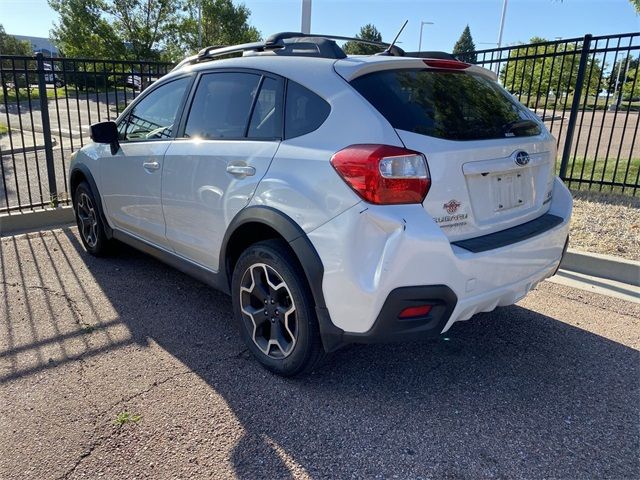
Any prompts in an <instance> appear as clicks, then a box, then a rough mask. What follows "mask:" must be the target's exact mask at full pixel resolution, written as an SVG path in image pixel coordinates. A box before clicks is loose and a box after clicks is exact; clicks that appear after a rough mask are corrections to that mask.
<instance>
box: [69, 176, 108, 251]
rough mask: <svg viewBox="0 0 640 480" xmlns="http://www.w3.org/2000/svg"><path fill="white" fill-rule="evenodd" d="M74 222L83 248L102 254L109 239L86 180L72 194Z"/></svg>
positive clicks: (106, 247)
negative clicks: (73, 194)
mask: <svg viewBox="0 0 640 480" xmlns="http://www.w3.org/2000/svg"><path fill="white" fill-rule="evenodd" d="M74 209H75V213H76V223H77V224H78V231H79V232H80V239H81V240H82V244H83V245H84V248H85V249H86V250H87V252H89V253H90V254H91V255H95V256H102V255H104V254H105V253H107V251H108V248H109V239H108V238H107V236H106V235H105V233H104V225H103V223H102V219H101V218H100V213H99V212H98V207H97V204H96V200H95V197H94V196H93V193H92V192H91V189H90V188H89V185H88V184H87V183H86V182H82V183H80V185H78V187H77V188H76V192H75V196H74Z"/></svg>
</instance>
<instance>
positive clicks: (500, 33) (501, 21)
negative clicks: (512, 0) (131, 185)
mask: <svg viewBox="0 0 640 480" xmlns="http://www.w3.org/2000/svg"><path fill="white" fill-rule="evenodd" d="M508 3H509V0H503V3H502V17H501V18H500V31H499V32H498V48H500V47H501V46H502V32H503V31H504V19H505V18H506V16H507V4H508Z"/></svg>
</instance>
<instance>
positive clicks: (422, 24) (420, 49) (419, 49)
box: [418, 22, 433, 52]
mask: <svg viewBox="0 0 640 480" xmlns="http://www.w3.org/2000/svg"><path fill="white" fill-rule="evenodd" d="M425 25H433V22H420V40H419V41H418V51H419V52H421V51H422V29H423V28H424V26H425Z"/></svg>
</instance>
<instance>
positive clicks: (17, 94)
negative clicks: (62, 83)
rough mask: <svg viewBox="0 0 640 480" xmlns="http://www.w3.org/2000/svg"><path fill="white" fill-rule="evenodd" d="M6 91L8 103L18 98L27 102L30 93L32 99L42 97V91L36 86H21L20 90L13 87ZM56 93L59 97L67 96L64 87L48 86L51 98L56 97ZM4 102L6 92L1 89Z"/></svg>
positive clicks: (2, 101) (0, 94) (0, 92)
mask: <svg viewBox="0 0 640 480" xmlns="http://www.w3.org/2000/svg"><path fill="white" fill-rule="evenodd" d="M6 93H7V96H6V101H7V103H12V102H17V101H18V98H20V101H21V102H26V101H28V100H29V94H31V100H36V99H39V98H40V92H39V91H38V88H36V87H29V88H27V87H22V88H19V89H18V91H16V89H15V88H11V89H9V90H8V91H7V92H6ZM56 95H57V98H64V97H65V96H66V95H65V91H64V87H58V88H47V98H48V99H50V100H52V99H55V98H56ZM4 102H5V93H4V92H3V91H1V90H0V103H4Z"/></svg>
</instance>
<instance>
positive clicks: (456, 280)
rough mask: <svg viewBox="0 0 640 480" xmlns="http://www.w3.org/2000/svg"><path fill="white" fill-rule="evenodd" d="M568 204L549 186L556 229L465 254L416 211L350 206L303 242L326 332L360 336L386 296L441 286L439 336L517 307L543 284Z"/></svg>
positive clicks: (557, 253) (558, 187) (563, 234)
mask: <svg viewBox="0 0 640 480" xmlns="http://www.w3.org/2000/svg"><path fill="white" fill-rule="evenodd" d="M571 208H572V199H571V195H570V193H569V191H568V190H567V189H566V187H564V185H563V184H562V183H561V182H560V181H559V180H557V179H556V182H555V184H554V195H553V200H552V202H551V205H550V210H549V213H552V214H554V215H557V216H559V217H561V218H562V219H563V222H562V223H561V224H560V225H558V226H557V227H555V228H553V229H551V230H549V231H547V232H545V233H544V234H542V235H539V236H536V237H533V238H530V239H527V240H525V241H522V242H518V243H515V244H512V245H509V246H506V247H502V248H497V249H494V250H490V251H485V252H482V253H473V252H469V251H466V250H464V249H462V248H459V247H456V246H455V245H452V244H451V243H450V242H449V241H448V239H447V238H446V237H445V236H444V235H443V234H442V232H441V230H440V228H439V227H438V226H437V225H436V224H435V223H434V222H433V220H432V219H431V218H429V217H428V216H427V215H425V212H424V209H423V208H422V206H420V205H398V206H392V207H389V206H386V207H376V206H371V205H369V206H367V205H363V204H359V205H356V206H355V207H353V208H351V209H350V210H348V211H346V212H344V213H343V214H341V215H339V216H338V217H336V218H334V219H333V220H332V221H330V222H328V223H327V224H325V225H323V226H322V227H320V228H318V229H316V230H314V231H313V232H311V233H310V234H309V238H310V240H311V241H312V243H313V244H314V246H315V248H316V250H317V251H318V254H319V255H320V258H321V259H322V262H323V264H324V267H325V270H324V278H323V293H324V297H325V301H326V305H327V308H328V313H329V315H330V318H331V321H332V323H333V325H334V326H335V327H336V328H338V329H340V330H342V331H344V332H348V333H349V334H355V335H365V334H366V333H367V332H369V331H371V329H372V328H373V327H374V323H375V322H376V319H377V318H378V315H379V314H380V312H381V310H382V307H383V305H384V303H385V301H386V299H387V297H388V295H389V294H390V292H391V291H393V290H394V289H396V288H398V287H413V286H429V285H445V286H447V287H448V288H450V289H451V290H452V291H453V292H454V294H455V295H456V297H457V299H458V303H457V305H456V308H455V309H454V311H453V312H452V313H451V315H450V317H449V319H448V321H447V322H446V325H444V327H443V328H442V330H441V331H442V332H444V331H446V330H448V329H449V328H450V327H451V325H452V324H453V323H454V322H456V321H459V320H465V319H468V318H470V317H471V316H473V315H474V314H475V313H478V312H482V311H488V310H492V309H493V308H495V307H496V306H501V305H509V304H512V303H515V302H516V301H518V300H519V299H520V298H521V297H523V296H524V295H526V293H527V292H528V291H529V290H530V289H531V288H533V287H534V286H535V285H536V284H537V283H538V282H540V281H541V280H543V279H544V278H546V277H548V276H551V275H552V274H553V273H554V272H555V270H556V268H557V266H558V264H559V262H560V259H561V257H562V251H563V247H564V245H565V240H566V238H567V235H568V229H569V220H570V216H571Z"/></svg>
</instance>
